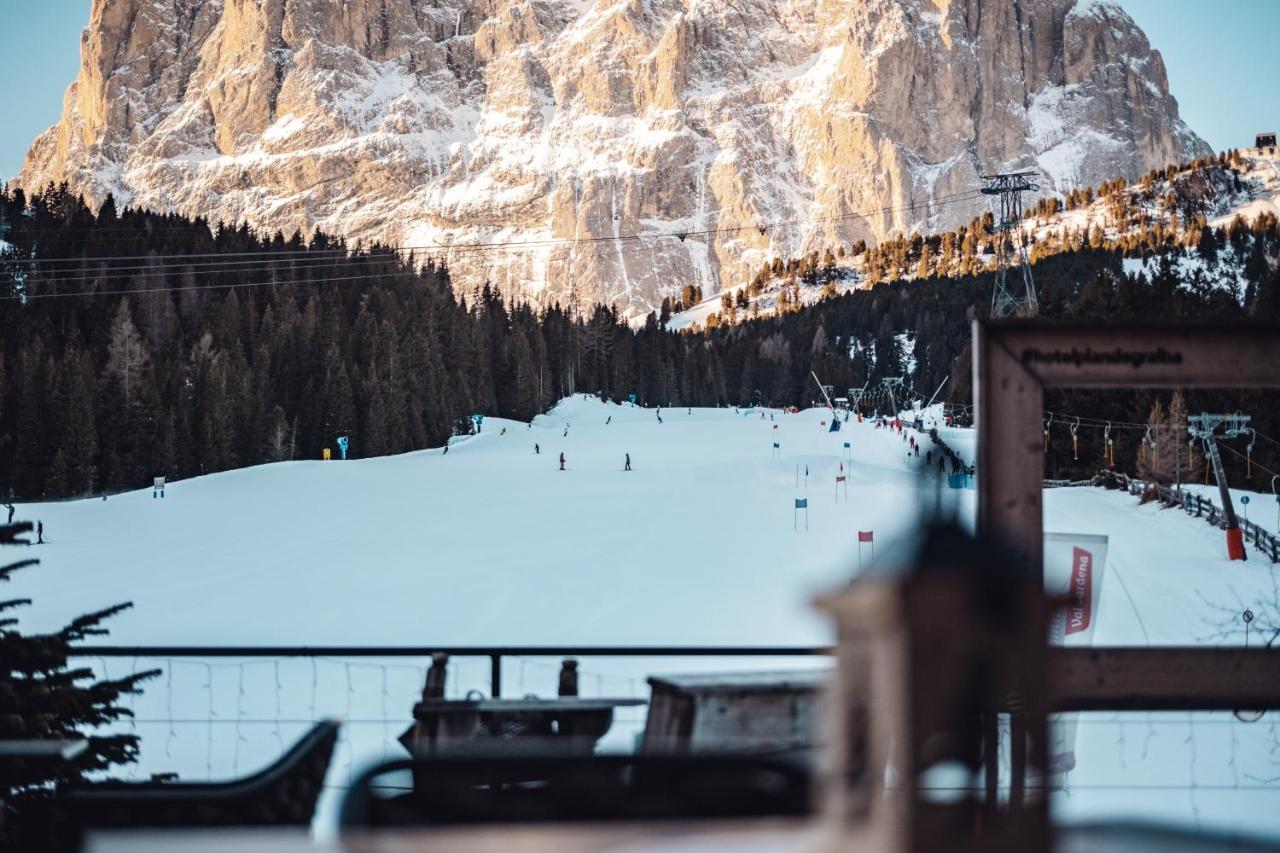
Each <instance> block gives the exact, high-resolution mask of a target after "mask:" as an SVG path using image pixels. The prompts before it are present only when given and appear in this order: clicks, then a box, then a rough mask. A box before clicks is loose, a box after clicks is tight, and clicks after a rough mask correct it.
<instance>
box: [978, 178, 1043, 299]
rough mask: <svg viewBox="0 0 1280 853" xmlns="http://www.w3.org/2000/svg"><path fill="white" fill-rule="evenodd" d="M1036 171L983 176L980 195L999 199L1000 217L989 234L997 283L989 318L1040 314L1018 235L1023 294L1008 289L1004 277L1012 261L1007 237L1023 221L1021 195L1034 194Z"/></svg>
mask: <svg viewBox="0 0 1280 853" xmlns="http://www.w3.org/2000/svg"><path fill="white" fill-rule="evenodd" d="M1035 176H1036V173H1035V172H1010V173H1006V174H1000V175H982V176H981V180H982V189H981V192H982V194H983V195H992V196H999V198H1000V216H999V217H998V218H997V219H996V224H995V228H993V229H992V233H994V234H995V235H996V283H995V289H994V291H993V292H992V294H991V316H992V317H1014V316H1017V317H1034V316H1036V315H1037V314H1039V313H1040V303H1039V301H1038V300H1037V299H1036V284H1035V281H1034V280H1033V279H1032V277H1031V258H1029V257H1028V256H1027V244H1026V242H1025V241H1024V240H1023V239H1022V237H1021V235H1018V236H1017V248H1016V250H1015V251H1016V252H1017V254H1018V262H1019V265H1020V267H1021V269H1022V289H1023V292H1022V295H1021V296H1018V295H1015V294H1014V292H1013V290H1011V289H1010V287H1009V283H1008V279H1007V275H1008V269H1009V266H1010V265H1011V263H1012V258H1010V256H1009V249H1008V242H1009V239H1010V235H1011V234H1013V233H1014V232H1015V231H1017V228H1018V225H1019V224H1020V223H1021V222H1022V194H1023V193H1024V192H1035V191H1037V190H1039V189H1040V185H1039V184H1036V183H1032V181H1031V179H1032V178H1034V177H1035Z"/></svg>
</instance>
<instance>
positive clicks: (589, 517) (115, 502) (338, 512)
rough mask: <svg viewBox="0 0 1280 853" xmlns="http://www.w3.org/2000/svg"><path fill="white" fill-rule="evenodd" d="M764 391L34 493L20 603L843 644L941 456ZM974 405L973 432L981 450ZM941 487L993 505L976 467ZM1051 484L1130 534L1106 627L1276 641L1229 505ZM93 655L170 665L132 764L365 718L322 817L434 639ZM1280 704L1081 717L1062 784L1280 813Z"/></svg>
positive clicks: (280, 744)
mask: <svg viewBox="0 0 1280 853" xmlns="http://www.w3.org/2000/svg"><path fill="white" fill-rule="evenodd" d="M761 414H762V411H761V410H751V411H747V410H741V411H737V410H734V409H692V410H688V409H684V408H678V409H664V410H662V411H661V417H662V423H659V422H658V418H657V413H656V412H655V411H654V410H652V409H643V408H632V407H630V406H620V405H616V404H605V403H602V402H600V401H598V400H595V399H585V398H581V397H577V398H573V399H568V400H565V401H562V402H561V403H560V404H559V405H558V406H557V407H556V408H555V409H554V410H553V411H552V412H550V413H549V414H547V415H543V416H540V417H538V418H536V419H535V421H534V422H533V423H532V424H524V423H517V422H514V421H506V420H501V419H496V418H490V419H487V420H486V421H485V422H484V428H483V431H482V432H481V433H480V434H479V435H476V436H473V437H467V438H464V439H457V440H455V441H454V443H453V444H452V446H451V447H450V448H449V451H448V453H447V454H446V453H444V452H443V450H442V449H439V448H437V449H432V450H425V451H420V452H415V453H409V454H405V455H402V456H396V457H386V458H379V459H369V460H359V461H348V462H337V461H332V462H320V461H298V462H288V463H278V464H274V465H265V466H260V467H256V468H250V469H243V470H239V471H232V472H226V473H222V474H215V475H210V476H205V477H200V478H196V479H192V480H188V481H183V482H178V483H171V484H169V486H168V489H167V496H166V497H165V498H164V499H163V500H158V499H154V498H152V496H151V491H150V490H149V489H148V490H144V491H139V492H134V493H130V494H126V495H119V496H114V497H111V498H110V499H109V500H106V501H103V500H83V501H74V502H65V503H48V504H39V505H21V506H19V507H18V517H19V518H27V519H31V520H35V519H39V520H42V521H43V522H44V525H45V533H46V537H47V538H48V539H49V542H48V544H46V545H44V546H40V547H38V548H35V549H33V552H34V553H33V555H35V556H39V557H40V558H41V560H42V565H41V566H39V567H37V568H34V569H30V570H26V571H23V572H20V573H18V574H17V575H16V576H15V578H14V580H13V582H12V583H11V584H9V589H6V593H9V594H11V597H30V598H33V599H34V600H35V606H34V607H33V608H29V609H28V610H27V611H25V612H20V614H19V615H21V617H22V627H23V629H24V630H27V631H35V630H46V629H53V628H55V627H58V626H60V625H61V624H63V623H64V622H65V621H67V620H68V619H70V618H72V617H74V616H76V615H79V614H81V613H84V612H87V611H90V610H93V609H96V608H99V607H102V606H105V605H108V604H111V603H114V602H117V601H122V600H131V601H133V602H134V605H135V606H134V608H133V609H132V610H129V611H126V612H124V613H122V614H120V615H119V616H118V617H116V618H115V619H114V620H112V622H111V623H110V628H111V636H110V638H108V639H107V640H105V642H111V643H119V644H167V645H188V644H190V645H195V644H220V645H235V644H246V645H247V644H264V645H265V644H290V645H337V644H347V645H396V644H404V645H415V646H430V645H432V644H440V645H467V644H474V645H498V644H505V645H515V644H530V645H531V644H593V645H610V644H645V645H658V644H673V645H674V644H779V645H785V644H797V645H801V644H821V643H827V642H829V641H830V639H831V632H830V629H829V626H828V625H827V623H826V621H825V620H824V618H823V617H821V616H819V615H818V614H816V613H815V612H814V611H813V610H812V608H811V607H810V602H811V600H812V598H813V595H814V594H815V593H816V592H818V591H820V590H822V589H824V588H826V587H828V586H830V585H833V584H836V583H839V582H841V581H843V580H845V579H847V578H848V577H850V576H851V575H852V574H854V573H855V572H856V570H857V567H858V565H859V554H858V546H857V541H856V540H857V536H856V531H858V530H873V531H874V532H875V540H876V544H877V547H885V546H886V545H888V544H889V543H891V542H892V541H893V540H894V539H896V538H898V537H902V536H908V535H911V533H912V532H913V531H914V530H915V529H917V526H918V524H919V520H920V515H921V507H922V506H923V505H925V504H926V503H927V502H930V501H931V500H932V489H933V480H932V478H925V477H922V476H921V474H920V472H919V470H918V468H919V467H920V466H919V463H918V462H916V461H915V460H914V459H913V458H910V457H908V455H907V453H906V450H907V445H906V444H905V443H904V441H903V439H902V438H900V437H899V436H897V435H896V434H891V433H890V432H889V431H887V430H877V429H875V428H874V427H873V426H872V424H871V423H870V422H869V421H868V422H865V423H862V424H858V423H856V422H852V421H851V422H849V423H847V424H845V426H844V429H842V430H841V431H840V432H836V433H830V432H828V431H827V428H826V426H825V422H827V421H829V419H830V413H829V412H827V411H826V410H820V409H819V410H808V411H804V412H801V413H799V414H784V413H782V412H780V411H776V410H775V411H768V410H765V411H764V412H763V414H764V417H763V418H762V417H761ZM607 420H608V421H609V422H608V423H606V421H607ZM566 428H567V431H568V434H567V435H565V431H566ZM504 430H505V433H504V432H503V431H504ZM966 432H967V431H965V430H952V431H949V434H950V436H951V437H949V438H948V441H949V443H952V445H953V446H962V447H965V450H961V451H960V452H961V453H966V451H967V450H968V448H971V447H972V441H971V433H970V434H968V435H965V433H966ZM774 441H777V442H778V443H779V444H780V447H779V449H778V450H777V451H776V453H775V451H774V450H773V448H772V444H773V442H774ZM846 441H847V442H849V443H850V445H851V447H850V448H849V449H848V450H847V451H846V450H845V448H844V447H843V444H844V442H846ZM924 442H925V449H926V450H927V449H928V448H929V444H928V439H927V438H925V439H924ZM966 442H967V443H966ZM535 444H537V445H539V447H540V450H541V453H537V454H535V452H534V445H535ZM561 452H563V453H564V454H565V456H566V461H567V465H566V470H565V471H563V472H561V471H559V470H558V467H559V466H558V457H559V454H560V453H561ZM626 453H630V455H631V460H632V465H633V468H634V470H632V471H630V472H625V471H623V470H622V469H623V460H624V454H626ZM921 459H923V456H922V457H921ZM842 464H843V465H844V466H845V467H846V469H847V470H848V472H849V482H848V498H847V500H846V499H845V497H844V493H843V491H842V492H841V493H840V494H839V500H838V501H837V492H836V483H835V476H836V474H837V473H838V471H839V468H840V466H841V465H842ZM806 470H807V472H808V477H807V480H806V477H805V472H806ZM797 497H804V498H807V499H808V502H809V510H808V515H809V517H808V519H807V529H806V520H805V518H804V516H803V514H801V515H799V516H797V515H796V513H795V510H794V499H795V498H797ZM944 497H945V498H946V499H947V500H948V501H949V502H950V505H951V507H952V508H953V509H954V511H956V512H957V513H958V515H959V517H960V518H961V519H962V520H964V521H965V522H966V523H971V521H972V513H973V499H972V498H973V493H972V491H968V490H944ZM1045 506H1046V529H1048V530H1053V531H1061V532H1074V533H1102V534H1106V535H1108V536H1109V537H1110V547H1109V551H1108V557H1107V565H1106V568H1105V572H1106V574H1105V579H1104V581H1103V590H1102V602H1101V606H1100V609H1099V612H1098V614H1097V619H1098V622H1097V627H1096V637H1095V640H1096V642H1097V643H1099V644H1104V645H1109V644H1135V645H1144V644H1153V645H1170V644H1187V643H1229V644H1239V643H1241V642H1243V639H1244V635H1243V631H1242V629H1243V624H1242V623H1241V622H1240V621H1239V618H1238V614H1239V612H1240V611H1241V610H1243V607H1244V606H1246V605H1247V606H1249V607H1251V608H1252V609H1253V610H1254V611H1255V613H1256V614H1257V617H1258V618H1257V620H1256V621H1255V623H1254V626H1253V630H1254V634H1253V640H1252V641H1253V642H1254V643H1257V642H1258V637H1259V632H1260V631H1261V630H1262V626H1264V625H1271V626H1274V627H1276V628H1280V598H1278V594H1277V592H1276V589H1277V587H1276V574H1275V571H1274V569H1273V567H1271V566H1270V565H1269V564H1266V563H1264V562H1262V561H1260V560H1256V559H1255V560H1252V561H1250V562H1247V563H1243V564H1242V563H1230V562H1228V561H1227V560H1226V559H1225V548H1224V545H1223V542H1222V534H1221V533H1220V532H1219V531H1216V530H1214V529H1212V528H1210V527H1209V526H1208V525H1206V524H1205V523H1204V522H1203V521H1199V520H1196V519H1194V518H1190V517H1188V516H1186V515H1185V514H1183V513H1181V512H1178V511H1170V510H1160V509H1158V508H1156V507H1154V506H1139V505H1138V504H1137V502H1136V500H1135V499H1133V498H1131V497H1130V496H1128V495H1126V494H1123V493H1119V492H1108V491H1104V490H1101V489H1091V488H1088V489H1055V490H1050V491H1048V492H1046V494H1045ZM797 527H798V528H799V529H796V528H797ZM864 547H865V546H864ZM864 556H865V557H869V556H870V552H869V550H868V551H867V552H866V553H865V554H864ZM87 663H88V664H90V665H93V666H94V667H95V668H96V669H97V670H98V671H99V672H105V673H106V674H109V675H113V676H118V675H121V674H124V673H126V672H130V671H137V670H141V669H145V668H147V667H150V666H159V667H160V668H161V669H162V670H163V674H162V675H161V676H160V677H159V678H158V679H157V680H155V681H153V682H151V683H150V684H149V686H148V688H147V690H146V693H145V694H144V695H143V696H141V697H139V698H138V699H137V700H136V702H135V708H136V712H137V720H136V721H135V723H134V727H135V729H136V731H137V732H138V733H139V734H140V735H142V737H143V744H142V760H141V762H140V763H139V765H138V766H136V767H133V768H129V769H127V770H126V771H125V773H126V775H129V776H133V777H136V778H146V777H147V776H148V775H149V774H151V773H153V772H159V771H167V770H176V771H178V772H179V773H180V774H181V777H182V778H183V779H189V780H194V779H201V778H225V777H228V776H233V775H242V774H245V773H248V772H251V771H252V770H254V769H256V768H258V767H261V766H262V765H264V764H266V763H269V762H270V761H272V760H273V759H274V758H275V756H276V755H277V754H278V753H279V752H280V751H281V750H282V749H283V748H284V746H285V745H286V744H287V743H289V742H290V741H292V740H293V739H294V738H296V737H297V736H298V735H299V734H300V733H301V732H302V731H303V730H305V728H306V726H307V725H308V723H309V721H311V720H314V719H316V718H317V717H320V716H325V715H336V716H341V717H343V718H345V719H346V720H347V721H348V724H347V726H346V727H345V730H344V731H345V734H344V739H343V742H342V744H341V745H340V748H339V752H338V754H337V755H336V756H335V761H334V765H333V767H332V770H331V773H330V778H329V780H328V790H327V792H326V796H325V799H324V813H325V814H326V815H331V814H332V809H333V807H334V804H335V803H336V802H337V801H338V799H339V798H340V796H341V793H342V790H343V789H344V787H345V786H346V784H347V783H348V782H349V780H350V779H351V777H352V775H353V774H354V773H356V772H359V770H360V768H362V767H363V766H365V765H366V764H368V763H369V762H371V761H374V760H377V759H379V758H383V757H394V756H396V755H399V754H400V747H399V746H398V745H397V744H395V743H394V738H396V737H398V736H399V735H400V733H401V732H402V731H403V730H404V729H405V728H406V727H407V726H408V724H409V722H410V708H411V706H412V703H413V702H414V701H415V699H416V698H417V696H418V694H419V693H420V692H421V689H422V681H423V672H424V670H423V662H421V661H418V660H414V659H393V660H369V659H361V660H354V659H343V660H326V659H320V660H316V659H306V658H291V659H280V660H270V659H265V660H264V659H219V660H209V661H199V660H190V659H178V660H161V661H156V660H139V661H132V660H122V659H110V660H101V661H88V662H87ZM797 665H801V664H797V662H796V661H795V660H759V661H743V660H725V659H721V660H672V659H667V660H620V659H612V660H607V659H586V660H584V661H583V662H582V664H581V671H582V673H583V675H582V692H583V694H584V695H609V696H645V695H646V694H647V689H646V685H645V682H644V676H645V675H646V674H650V673H655V672H688V671H692V670H703V671H706V670H731V669H776V668H779V667H784V666H797ZM810 665H812V664H810ZM557 667H558V661H555V660H549V659H513V660H510V661H508V662H507V663H506V664H505V666H504V672H503V677H504V684H505V691H504V692H505V695H523V694H525V693H530V692H532V693H538V694H540V695H544V696H548V695H553V694H554V692H555V678H556V671H557ZM447 690H448V693H449V695H451V696H461V695H464V694H465V693H466V692H468V691H470V690H479V691H481V692H483V693H487V692H488V690H489V683H488V661H487V660H485V659H457V660H455V661H453V662H452V665H451V668H450V679H449V682H448V684H447ZM642 720H643V709H637V710H635V711H624V712H620V715H619V720H618V723H617V724H616V726H615V731H614V732H613V733H611V735H610V738H609V740H608V742H607V744H606V746H607V747H608V748H611V749H625V748H628V747H629V746H630V745H631V743H632V738H633V737H634V734H635V733H636V732H637V731H638V729H639V726H640V724H641V721H642ZM1275 724H1276V721H1275V717H1274V716H1273V715H1267V716H1266V717H1264V718H1263V720H1262V721H1261V722H1258V723H1252V724H1247V723H1240V722H1236V721H1234V719H1233V718H1232V717H1231V716H1230V715H1225V714H1197V715H1192V716H1189V715H1185V714H1182V715H1167V714H1166V715H1158V714H1156V715H1147V714H1140V715H1138V714H1125V715H1112V714H1107V715H1101V714H1094V715H1084V716H1082V718H1081V725H1080V726H1079V736H1078V741H1077V748H1076V751H1077V756H1078V765H1077V769H1076V770H1075V771H1073V772H1072V773H1071V774H1070V775H1069V777H1068V789H1067V791H1066V792H1065V793H1063V794H1060V795H1057V797H1056V799H1055V802H1054V806H1055V810H1056V812H1057V814H1058V815H1060V816H1061V817H1062V818H1063V819H1069V820H1074V819H1092V818H1098V817H1103V816H1125V817H1135V816H1136V817H1148V818H1157V819H1166V820H1173V821H1177V822H1180V823H1184V824H1188V825H1193V826H1205V827H1216V828H1222V827H1229V828H1235V829H1250V830H1253V831H1259V832H1267V831H1270V832H1273V833H1276V832H1278V828H1277V819H1276V818H1275V815H1276V814H1277V807H1280V782H1277V781H1276V777H1278V776H1280V747H1278V746H1277V744H1278V743H1280V740H1277V734H1276V729H1275ZM1116 784H1122V785H1124V786H1125V787H1124V788H1123V790H1117V789H1115V788H1114V787H1113V786H1114V785H1116ZM1135 785H1136V786H1138V787H1133V786H1135Z"/></svg>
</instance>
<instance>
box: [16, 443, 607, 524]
mask: <svg viewBox="0 0 1280 853" xmlns="http://www.w3.org/2000/svg"><path fill="white" fill-rule="evenodd" d="M627 458H628V464H630V457H627ZM627 470H631V469H630V468H628V469H627ZM4 508H5V509H6V510H8V511H9V517H8V518H7V519H5V524H13V515H14V513H16V512H17V511H18V508H17V507H15V506H14V505H13V501H12V500H9V501H7V502H6V503H5V505H4ZM35 544H37V545H43V544H44V522H43V521H37V522H36V542H35Z"/></svg>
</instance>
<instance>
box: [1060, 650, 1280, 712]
mask: <svg viewBox="0 0 1280 853" xmlns="http://www.w3.org/2000/svg"><path fill="white" fill-rule="evenodd" d="M1049 685H1050V691H1051V699H1050V707H1051V708H1053V710H1054V711H1236V710H1241V709H1255V710H1267V709H1280V649H1241V648H1235V649H1231V648H1206V647H1190V648H1188V647H1166V648H1159V647H1157V648H1149V647H1148V648H1092V649H1064V648H1052V649H1050V650H1049Z"/></svg>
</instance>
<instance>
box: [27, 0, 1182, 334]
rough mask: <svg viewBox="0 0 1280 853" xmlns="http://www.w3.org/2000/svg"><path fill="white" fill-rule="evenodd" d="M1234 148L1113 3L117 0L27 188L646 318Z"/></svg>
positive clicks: (94, 33) (36, 154)
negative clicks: (1212, 137)
mask: <svg viewBox="0 0 1280 853" xmlns="http://www.w3.org/2000/svg"><path fill="white" fill-rule="evenodd" d="M1207 150H1208V149H1207V146H1206V145H1205V144H1204V143H1203V142H1202V141H1201V140H1200V139H1199V138H1198V137H1196V136H1195V135H1194V134H1193V133H1192V132H1191V131H1190V130H1188V128H1187V127H1186V125H1184V124H1183V123H1182V122H1181V121H1180V120H1179V118H1178V111H1177V104H1176V102H1175V101H1174V99H1173V98H1172V97H1171V96H1170V95H1169V91H1168V84H1167V81H1166V78H1165V71H1164V67H1163V64H1162V62H1161V59H1160V55H1159V54H1158V53H1156V52H1154V51H1153V50H1152V49H1151V47H1150V45H1149V44H1148V42H1147V39H1146V37H1145V36H1144V35H1143V34H1142V32H1141V31H1140V30H1139V29H1138V28H1137V26H1136V25H1135V24H1134V23H1133V21H1132V20H1131V19H1130V18H1129V17H1128V16H1127V15H1125V13H1124V12H1123V11H1121V10H1120V9H1118V8H1117V7H1115V6H1113V5H1110V4H1107V3H1099V2H1096V0H1079V2H1078V3H1077V0H617V2H614V0H94V3H93V11H92V17H91V20H90V22H89V26H88V28H87V29H86V30H85V31H84V35H83V37H82V44H81V68H80V73H79V76H78V77H77V79H76V81H75V82H74V83H73V84H72V85H71V87H70V88H69V89H68V90H67V93H66V97H65V100H64V104H63V113H62V118H61V121H60V122H59V123H58V124H57V125H56V126H55V127H53V128H51V129H50V130H48V131H46V132H45V133H44V134H42V135H41V136H40V137H39V138H38V139H37V140H36V141H35V143H34V144H33V145H32V147H31V150H30V152H29V154H28V155H27V160H26V164H25V166H24V168H23V172H22V175H21V176H20V182H21V183H22V184H23V185H25V186H27V187H38V186H41V185H43V184H44V183H45V182H47V181H50V180H53V181H61V180H67V181H70V182H71V184H72V185H73V186H74V187H76V188H79V189H80V190H82V191H83V192H84V193H86V194H87V195H89V196H91V197H92V198H93V199H95V200H100V199H101V198H102V197H103V196H105V194H106V193H108V192H113V193H115V194H116V196H117V198H118V199H120V200H121V201H127V202H128V203H130V204H133V205H142V206H146V207H150V208H157V209H176V210H179V211H182V212H184V213H187V214H200V215H204V216H206V217H208V218H210V219H213V220H218V219H221V220H228V221H247V222H249V223H250V224H252V225H254V226H256V227H260V228H264V229H272V230H275V229H281V230H283V231H285V232H286V233H289V232H292V231H293V230H294V229H301V230H302V231H303V232H304V233H308V232H309V231H310V230H311V229H314V228H317V227H319V228H323V229H325V230H328V231H331V232H335V233H340V234H345V235H347V236H349V237H351V238H353V239H358V240H365V241H368V240H372V239H379V240H382V241H384V242H387V243H391V244H393V245H398V246H405V247H417V248H416V252H417V254H418V256H419V257H424V256H427V255H436V256H441V257H444V258H446V259H447V260H448V263H449V264H450V266H451V268H452V269H453V270H454V272H455V274H456V276H457V277H458V280H459V283H460V285H461V286H462V287H466V288H469V287H472V286H474V285H476V284H477V283H479V282H481V281H483V280H485V279H486V278H487V279H488V280H490V281H493V282H495V283H497V284H499V285H500V286H502V287H503V288H504V289H506V290H507V291H509V292H512V293H518V294H521V295H522V296H524V297H526V298H529V299H533V300H535V301H539V302H548V301H550V300H552V299H560V300H562V301H563V300H570V299H572V300H576V301H578V302H589V301H592V300H606V301H611V302H613V303H614V304H616V305H618V306H619V307H620V308H621V309H623V310H624V311H631V312H633V313H639V312H643V311H647V310H649V309H650V308H651V307H652V306H653V305H655V304H656V302H657V301H659V300H660V299H661V297H662V296H663V295H664V294H665V293H667V292H673V291H676V290H678V289H679V288H680V287H681V286H682V285H684V284H697V285H700V286H701V287H702V288H703V291H704V293H714V292H715V291H716V290H717V289H718V287H719V286H720V282H721V281H726V282H729V281H734V280H740V279H741V277H743V276H744V275H747V274H748V273H749V271H754V270H755V269H756V268H758V266H759V264H760V263H761V262H762V261H763V260H765V259H767V258H770V257H772V256H773V255H775V254H776V255H782V256H784V257H785V256H795V255H798V254H800V253H802V252H804V251H808V250H809V249H811V248H817V247H820V246H827V245H835V244H838V243H848V242H850V241H852V240H856V239H858V238H863V239H867V240H868V241H874V240H875V239H876V238H878V237H881V236H883V235H885V234H887V233H890V232H893V231H910V230H912V229H919V230H925V229H933V228H940V227H951V226H953V225H955V224H956V223H958V222H961V221H965V220H967V219H968V218H970V217H971V216H973V215H974V214H975V213H977V212H979V211H981V210H985V209H986V203H985V201H984V200H982V199H981V198H979V197H977V196H976V195H975V194H973V193H972V192H971V190H972V188H973V187H974V186H975V184H976V182H977V181H976V178H977V175H978V174H981V173H983V172H987V171H996V170H1005V169H1013V168H1018V169H1022V168H1032V169H1038V170H1040V171H1041V172H1042V174H1043V175H1044V176H1045V177H1044V180H1043V183H1044V184H1045V185H1046V189H1057V190H1065V189H1070V188H1072V187H1076V186H1082V185H1086V184H1089V185H1092V184H1096V183H1098V182H1099V181H1101V180H1103V179H1107V178H1110V177H1114V176H1116V175H1124V176H1127V177H1129V178H1133V177H1135V176H1136V175H1137V174H1139V173H1141V172H1143V171H1145V170H1146V169H1148V168H1150V167H1151V166H1154V165H1157V164H1163V163H1166V162H1171V161H1177V160H1183V159H1186V158H1187V157H1190V156H1195V155H1198V154H1200V153H1204V152H1207ZM655 234H661V235H668V236H661V237H652V238H644V239H629V238H630V237H631V235H655ZM673 235H681V236H673ZM618 238H621V239H618ZM475 243H504V244H511V243H516V244H520V245H515V246H508V247H506V248H501V249H488V250H484V251H477V250H474V249H467V248H459V247H464V246H467V245H471V244H475ZM450 246H452V247H454V248H448V247H450Z"/></svg>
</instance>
